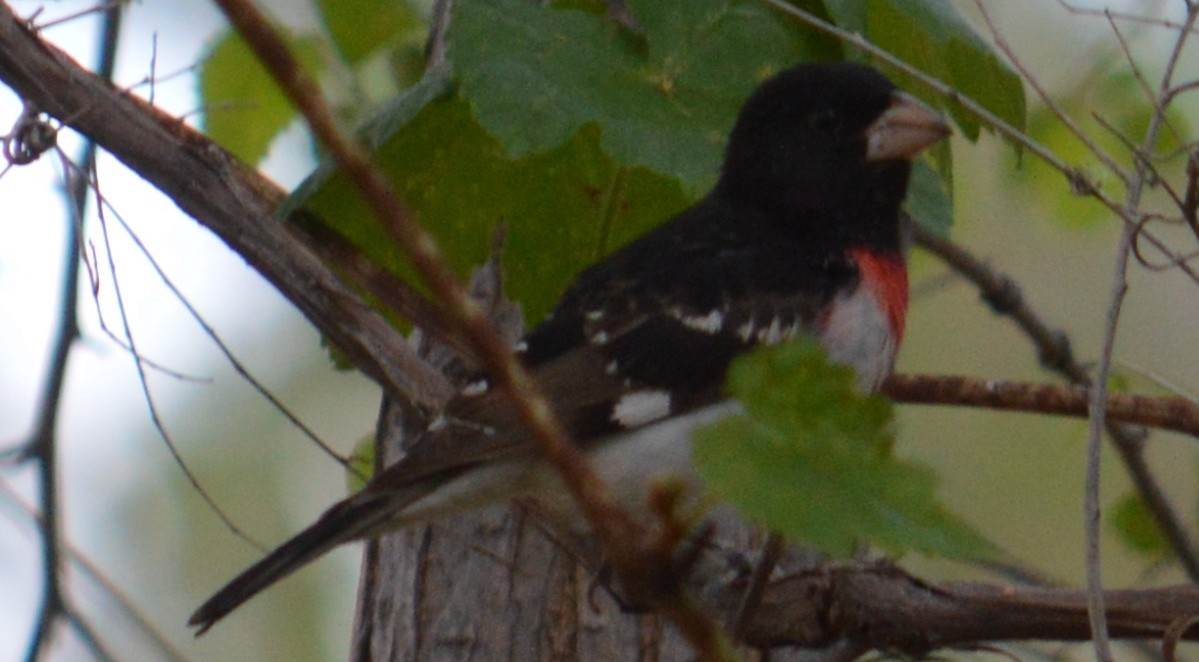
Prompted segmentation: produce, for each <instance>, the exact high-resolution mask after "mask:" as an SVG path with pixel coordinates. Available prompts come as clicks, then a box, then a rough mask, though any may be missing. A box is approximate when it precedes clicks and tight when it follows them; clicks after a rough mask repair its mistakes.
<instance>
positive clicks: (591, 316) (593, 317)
mask: <svg viewBox="0 0 1199 662" xmlns="http://www.w3.org/2000/svg"><path fill="white" fill-rule="evenodd" d="M603 316H604V311H603V309H600V310H589V311H587V314H586V315H584V317H586V318H587V321H588V322H598V321H599V320H600V318H602V317H603Z"/></svg>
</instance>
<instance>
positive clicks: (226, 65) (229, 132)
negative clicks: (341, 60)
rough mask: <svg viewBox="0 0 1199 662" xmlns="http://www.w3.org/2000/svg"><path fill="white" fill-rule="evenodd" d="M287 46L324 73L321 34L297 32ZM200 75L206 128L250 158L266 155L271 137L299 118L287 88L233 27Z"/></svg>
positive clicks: (220, 39) (311, 69)
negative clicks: (278, 84)
mask: <svg viewBox="0 0 1199 662" xmlns="http://www.w3.org/2000/svg"><path fill="white" fill-rule="evenodd" d="M288 47H289V48H290V49H291V51H292V53H293V54H294V55H295V56H296V57H297V58H298V59H299V60H300V63H301V65H302V66H303V67H304V70H305V71H306V72H307V73H308V74H309V75H312V76H316V75H317V74H319V71H320V63H321V57H320V53H321V48H322V44H321V42H320V41H319V40H318V39H316V38H314V37H296V36H292V37H290V38H289V39H288ZM198 80H199V86H200V90H199V91H200V98H201V99H203V100H204V108H205V112H204V131H205V133H207V134H208V135H209V136H211V137H212V139H213V140H215V141H217V142H218V143H220V144H221V146H223V147H224V148H225V149H228V150H229V151H230V152H232V153H233V154H234V155H236V156H237V157H238V158H240V159H241V160H243V161H245V162H246V163H258V161H260V160H261V159H262V157H264V156H266V152H267V148H268V147H270V144H271V141H272V140H274V138H275V136H277V135H278V134H279V132H280V131H282V130H283V129H284V128H285V127H287V125H288V124H290V123H291V121H292V120H293V119H295V117H296V112H295V109H294V108H293V107H292V105H291V103H290V102H289V101H288V100H287V98H286V97H284V96H283V92H282V91H281V90H280V89H279V87H278V86H277V85H275V82H274V81H273V80H272V79H271V77H270V75H269V74H268V73H267V71H266V69H264V68H263V66H262V65H261V64H260V63H259V62H258V58H257V57H256V56H255V55H254V53H253V52H251V51H250V48H249V47H248V46H246V43H245V42H244V41H243V40H242V38H241V37H239V36H238V35H237V34H236V33H234V32H226V33H224V34H223V35H221V36H220V37H217V38H216V40H215V41H213V42H212V43H211V44H210V45H209V47H208V53H207V55H206V56H205V57H204V58H203V63H202V64H201V65H200V75H199V77H198Z"/></svg>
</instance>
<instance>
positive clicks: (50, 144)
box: [0, 105, 58, 165]
mask: <svg viewBox="0 0 1199 662" xmlns="http://www.w3.org/2000/svg"><path fill="white" fill-rule="evenodd" d="M0 142H2V143H3V148H4V159H5V160H6V161H8V163H10V164H12V165H28V164H30V163H33V162H34V161H36V160H38V159H39V158H41V156H42V154H45V153H46V152H48V151H50V150H51V149H54V147H55V146H56V145H57V144H58V128H57V127H55V126H54V125H53V124H51V123H50V120H49V118H47V117H46V116H45V115H44V114H42V113H41V112H40V111H38V110H37V109H36V108H34V107H32V106H28V105H27V106H26V107H25V110H24V111H22V112H21V116H20V117H18V118H17V121H16V123H15V124H14V125H13V129H12V132H11V133H9V134H8V135H6V136H3V137H2V138H0Z"/></svg>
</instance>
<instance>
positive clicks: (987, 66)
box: [840, 0, 1026, 140]
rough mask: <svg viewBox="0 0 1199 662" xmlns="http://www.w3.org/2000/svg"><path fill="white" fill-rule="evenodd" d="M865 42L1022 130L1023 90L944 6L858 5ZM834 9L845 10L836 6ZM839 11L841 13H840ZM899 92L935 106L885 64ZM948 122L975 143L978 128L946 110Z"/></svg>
mask: <svg viewBox="0 0 1199 662" xmlns="http://www.w3.org/2000/svg"><path fill="white" fill-rule="evenodd" d="M864 2H865V5H866V25H867V27H866V37H867V38H868V39H869V40H870V41H872V42H874V43H875V44H876V45H878V46H879V47H881V48H882V49H884V50H886V51H888V52H890V53H891V54H893V55H895V56H897V57H899V58H900V59H901V60H903V61H905V62H907V63H908V64H911V65H913V66H914V67H916V68H917V69H920V70H921V71H924V72H926V73H928V74H931V75H933V76H935V77H937V78H939V79H941V80H942V81H944V82H945V83H948V84H949V85H950V86H952V87H953V88H954V89H956V90H958V91H959V92H961V93H963V94H965V95H966V96H968V97H970V98H972V99H974V100H975V101H977V102H979V103H980V104H982V106H983V107H984V108H986V109H987V110H989V111H991V112H992V113H994V114H995V115H996V116H998V117H999V118H1000V119H1002V120H1004V121H1005V122H1007V123H1009V124H1011V125H1013V126H1015V127H1016V128H1023V126H1024V122H1025V113H1026V109H1025V99H1024V86H1023V85H1022V83H1021V81H1020V78H1019V76H1017V75H1016V73H1015V72H1014V71H1012V70H1011V69H1009V68H1008V67H1007V66H1006V65H1005V64H1004V63H1003V62H1002V61H1001V60H1000V59H999V58H998V57H997V56H996V54H995V52H994V51H993V50H992V49H991V47H990V46H988V45H987V43H986V42H985V41H983V39H982V38H981V37H979V36H978V34H977V33H975V32H974V29H973V28H971V27H970V25H969V24H968V23H966V21H965V20H963V19H962V17H961V16H959V15H958V13H957V11H956V10H954V8H953V6H952V5H951V4H950V3H949V2H948V1H947V0H906V1H904V2H895V1H894V0H864ZM840 4H850V2H849V0H842V2H841V3H840ZM842 11H847V10H845V9H842ZM877 64H878V65H879V66H880V67H882V68H884V69H885V70H886V71H887V73H888V74H889V75H890V76H891V77H892V79H893V80H895V82H896V83H897V84H899V85H900V86H901V87H904V88H905V89H909V90H912V91H914V92H915V93H917V94H920V95H921V96H923V97H924V98H925V99H926V100H929V101H930V102H932V103H936V104H938V105H944V104H943V103H940V101H941V100H938V99H933V98H931V96H930V95H929V94H928V93H926V92H924V91H923V90H922V89H921V88H920V86H918V85H915V84H913V83H912V82H911V81H910V80H908V76H907V75H906V74H904V73H902V72H899V71H896V70H894V69H893V68H891V67H888V66H886V64H885V63H882V62H879V63H877ZM950 111H951V112H952V113H953V117H954V120H955V121H956V122H957V124H958V126H960V127H961V129H962V131H963V132H964V133H965V134H966V136H967V137H968V138H970V139H971V140H974V139H976V138H977V137H978V129H979V122H978V120H977V118H975V117H974V116H973V115H972V114H970V113H968V112H967V111H966V110H965V109H963V108H961V107H960V106H951V107H950Z"/></svg>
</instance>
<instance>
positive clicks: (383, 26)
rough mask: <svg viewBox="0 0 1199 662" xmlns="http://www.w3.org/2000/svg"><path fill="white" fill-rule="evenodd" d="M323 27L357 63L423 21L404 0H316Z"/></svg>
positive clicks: (348, 57) (343, 52) (346, 54)
mask: <svg viewBox="0 0 1199 662" xmlns="http://www.w3.org/2000/svg"><path fill="white" fill-rule="evenodd" d="M317 8H318V10H319V11H320V13H321V18H322V19H324V23H325V28H326V29H327V30H328V31H329V36H330V37H331V38H332V39H333V43H334V44H336V45H337V49H338V50H339V51H340V52H341V54H342V56H343V57H345V59H346V60H347V61H348V62H349V63H350V64H357V63H359V62H361V61H362V60H364V59H366V58H367V57H369V56H371V55H373V54H374V53H375V52H377V51H378V50H379V49H381V48H383V47H385V46H390V45H394V44H395V43H396V42H397V41H398V40H399V39H400V38H401V37H403V36H404V35H406V34H409V33H411V32H413V31H414V30H416V29H418V28H420V27H421V25H422V21H421V18H420V16H418V15H417V14H416V12H415V11H414V10H413V8H412V7H411V6H410V5H409V4H408V3H407V2H404V0H355V1H354V2H346V1H345V0H318V1H317Z"/></svg>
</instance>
